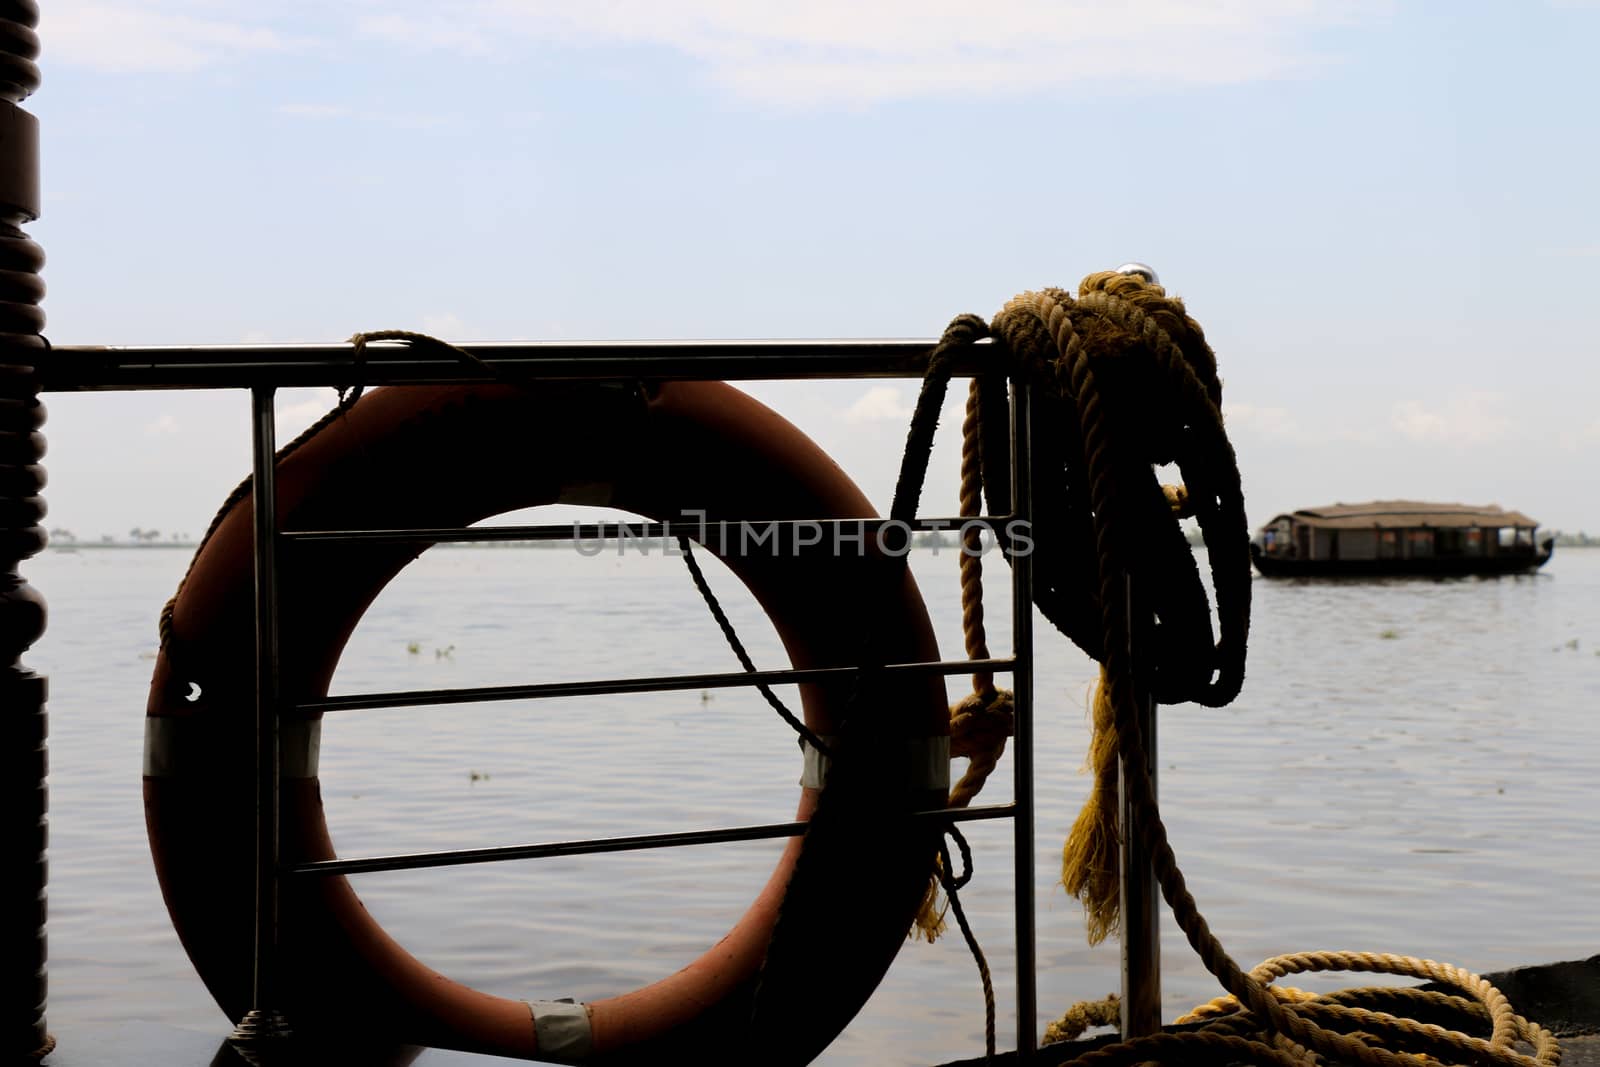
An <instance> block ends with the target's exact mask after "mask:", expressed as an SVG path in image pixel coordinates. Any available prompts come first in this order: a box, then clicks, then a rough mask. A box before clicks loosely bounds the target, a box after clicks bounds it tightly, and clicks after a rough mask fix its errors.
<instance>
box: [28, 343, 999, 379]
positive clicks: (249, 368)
mask: <svg viewBox="0 0 1600 1067" xmlns="http://www.w3.org/2000/svg"><path fill="white" fill-rule="evenodd" d="M935 343H936V342H935V341H933V340H931V339H915V338H886V339H862V340H851V339H819V340H769V341H756V340H752V341H689V340H686V341H505V342H492V343H469V344H462V345H461V346H460V347H461V348H462V349H463V350H464V351H466V352H469V353H471V354H472V355H473V356H475V357H476V358H477V359H479V360H482V361H483V362H484V363H487V364H489V368H490V369H488V370H486V369H484V368H482V367H480V366H477V365H475V364H472V363H469V362H467V361H465V360H462V359H458V358H456V357H454V356H452V355H450V354H449V353H441V352H440V351H439V350H438V349H437V348H435V347H434V346H431V345H421V346H416V347H413V346H409V345H407V344H404V343H400V342H392V341H374V342H371V343H369V344H368V345H367V346H366V349H365V352H364V353H363V355H362V358H361V361H360V364H359V366H358V365H357V363H356V358H355V347H354V346H353V345H351V344H349V343H348V342H338V343H331V344H260V345H62V346H59V347H57V348H55V349H53V350H52V352H51V355H50V359H49V360H47V361H45V365H43V366H41V367H39V368H38V371H37V373H38V376H39V384H40V388H41V389H43V390H45V391H47V392H70V391H82V390H95V389H211V388H230V387H248V386H259V385H273V386H280V387H285V386H317V385H330V386H344V385H354V384H357V383H358V382H359V383H361V384H365V385H400V384H434V385H437V384H443V383H448V382H475V381H484V380H486V379H491V378H493V377H495V376H496V374H495V372H498V376H499V377H500V378H503V379H506V380H527V379H531V378H540V379H546V380H550V379H567V380H591V381H593V380H601V379H632V378H647V379H657V380H663V379H669V378H681V379H709V378H720V379H727V380H744V381H750V380H759V379H775V380H776V379H806V378H921V377H923V375H924V374H925V373H926V372H927V369H928V358H929V356H930V355H931V353H932V351H933V348H934V345H935ZM988 343H989V342H980V344H981V345H985V346H986V345H987V344H988ZM991 367H993V360H992V357H989V356H987V355H985V354H984V353H983V352H982V351H980V350H969V351H967V352H965V353H958V354H956V355H954V356H953V357H952V361H951V364H950V369H951V372H952V373H953V374H956V375H962V376H964V375H970V374H973V373H976V372H978V371H980V370H985V369H989V368H991Z"/></svg>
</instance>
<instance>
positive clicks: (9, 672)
mask: <svg viewBox="0 0 1600 1067" xmlns="http://www.w3.org/2000/svg"><path fill="white" fill-rule="evenodd" d="M38 24H39V7H38V5H37V4H36V3H34V2H33V0H0V822H3V828H0V849H3V850H4V859H3V862H4V864H5V877H4V878H0V990H4V991H5V992H4V994H3V995H4V998H5V999H4V1000H3V1001H0V1061H3V1062H5V1063H16V1062H21V1061H26V1060H29V1059H39V1058H41V1057H42V1056H43V1055H44V1054H45V1053H46V1052H48V1051H49V1050H50V1047H51V1046H52V1045H53V1044H54V1039H53V1038H51V1037H50V1036H49V1035H48V1034H47V1033H46V1032H45V1018H44V1006H45V938H44V925H45V873H46V872H45V807H46V804H45V800H46V794H45V771H46V762H45V710H44V702H45V680H44V679H43V678H41V677H40V676H39V675H37V674H34V673H33V672H32V671H30V670H28V669H27V668H26V667H24V666H23V665H22V654H23V653H24V652H26V651H27V650H28V648H29V647H30V646H31V645H32V644H33V643H34V642H35V641H37V640H38V639H39V636H40V635H41V634H43V633H44V619H45V614H44V600H43V598H41V597H40V596H39V594H38V593H37V592H35V591H34V590H33V589H32V588H31V587H30V586H29V585H28V583H27V582H25V581H23V580H22V576H21V575H20V574H19V573H18V568H19V567H20V566H21V564H22V561H23V560H25V559H27V558H28V557H29V556H32V555H33V554H35V553H36V552H38V551H39V550H40V549H41V548H43V547H44V530H43V529H42V528H41V527H40V526H39V523H40V521H41V520H43V518H44V501H43V499H42V498H41V497H40V496H39V493H40V491H41V490H42V489H43V488H44V468H43V467H41V466H39V460H40V459H42V458H43V457H44V435H42V434H41V433H39V427H40V426H42V425H43V424H44V405H43V404H41V403H39V391H38V387H37V384H36V383H35V380H34V374H35V370H36V368H37V367H38V366H39V364H40V362H42V361H43V360H44V359H46V358H48V353H49V345H48V344H47V343H46V341H45V339H44V337H43V335H42V331H43V330H44V314H43V313H42V312H41V311H40V310H39V301H40V300H41V299H42V298H43V296H44V283H43V282H41V281H40V280H39V270H40V268H41V267H43V266H44V253H43V251H42V250H41V249H40V248H39V246H38V245H36V244H34V243H33V242H32V241H30V240H28V238H27V235H26V234H24V233H23V232H22V226H23V224H24V223H27V222H31V221H32V220H34V219H36V218H38V217H39V123H38V120H37V119H35V118H34V117H33V116H32V115H30V114H28V113H27V112H26V111H24V110H22V108H21V107H19V106H18V105H20V104H21V103H22V101H23V100H25V99H26V98H27V97H28V96H29V95H30V94H31V93H32V92H33V91H34V90H35V89H37V88H38V87H39V67H38V65H37V64H36V63H35V62H34V60H35V59H37V58H38V55H39V37H38V34H37V33H35V32H34V28H35V27H36V26H38Z"/></svg>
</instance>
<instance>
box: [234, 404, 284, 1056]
mask: <svg viewBox="0 0 1600 1067" xmlns="http://www.w3.org/2000/svg"><path fill="white" fill-rule="evenodd" d="M274 393H275V390H274V389H272V388H271V387H270V386H257V387H255V388H254V389H252V390H251V392H250V401H251V403H250V409H251V423H250V424H251V430H252V433H251V445H252V460H253V462H252V475H251V502H252V505H253V507H254V510H255V579H256V828H255V829H256V908H255V960H254V964H255V970H254V992H253V994H252V997H251V1006H250V1011H249V1012H248V1013H247V1014H246V1015H245V1017H244V1018H243V1019H241V1020H239V1025H238V1026H237V1027H235V1028H234V1031H233V1034H232V1037H231V1040H232V1041H233V1042H234V1043H236V1044H238V1045H240V1046H243V1047H245V1048H246V1049H250V1050H252V1051H256V1052H262V1053H265V1052H268V1051H270V1049H271V1048H272V1047H274V1046H275V1045H276V1044H280V1043H281V1042H282V1041H283V1040H284V1039H287V1038H288V1037H289V1027H288V1024H287V1023H286V1022H285V1020H284V1018H283V1016H282V1014H281V1013H280V1011H279V1008H280V1003H279V985H278V980H279V960H278V816H279V810H278V789H279V770H278V763H279V752H278V740H279V739H278V711H279V703H280V701H279V693H278V558H277V548H278V488H277V468H276V462H275V457H276V454H277V450H278V449H277V417H276V413H275V411H274V410H273V396H274Z"/></svg>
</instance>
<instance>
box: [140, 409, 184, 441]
mask: <svg viewBox="0 0 1600 1067" xmlns="http://www.w3.org/2000/svg"><path fill="white" fill-rule="evenodd" d="M178 430H179V426H178V418H177V416H176V415H173V414H171V413H170V412H164V413H163V414H162V415H160V416H159V417H158V418H156V419H154V420H152V421H150V422H147V423H145V427H144V432H145V436H146V437H169V436H171V435H172V434H175V433H177V432H178Z"/></svg>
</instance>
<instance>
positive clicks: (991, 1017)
mask: <svg viewBox="0 0 1600 1067" xmlns="http://www.w3.org/2000/svg"><path fill="white" fill-rule="evenodd" d="M945 833H947V834H949V835H950V838H951V839H952V840H953V841H955V843H956V848H957V849H958V850H960V852H961V868H962V869H961V873H960V874H959V875H958V874H956V873H955V865H954V864H953V863H951V861H950V845H949V842H947V841H945V840H943V839H940V841H939V864H940V881H941V882H943V884H944V894H945V897H946V899H948V900H949V901H950V910H951V911H952V912H954V913H955V916H956V925H957V926H959V927H960V928H961V936H962V938H963V939H965V941H966V942H967V948H968V949H969V950H970V951H971V952H972V959H973V961H974V962H975V963H977V965H978V977H979V979H981V980H982V982H983V1048H984V1057H985V1058H986V1059H990V1060H992V1059H994V1051H995V1049H994V1046H995V1003H994V978H993V976H992V975H991V974H990V973H989V961H988V959H986V958H985V957H984V954H983V946H981V945H979V944H978V935H977V934H975V933H973V932H972V924H971V923H970V922H968V921H967V912H966V909H964V908H963V907H962V906H961V896H960V894H959V893H958V892H957V890H959V889H962V888H963V887H965V886H966V884H967V883H968V882H970V881H972V846H970V845H968V844H967V839H966V837H965V836H964V835H963V834H962V833H961V831H960V830H959V829H957V828H956V824H955V823H951V824H950V825H948V826H947V827H945Z"/></svg>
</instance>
